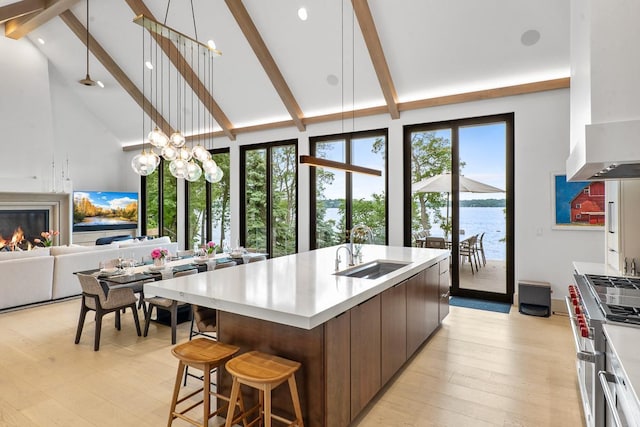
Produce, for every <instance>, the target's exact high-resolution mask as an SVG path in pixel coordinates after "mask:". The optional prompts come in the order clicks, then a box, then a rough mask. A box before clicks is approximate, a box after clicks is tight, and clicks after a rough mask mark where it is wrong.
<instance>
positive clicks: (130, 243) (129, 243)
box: [117, 236, 171, 248]
mask: <svg viewBox="0 0 640 427" xmlns="http://www.w3.org/2000/svg"><path fill="white" fill-rule="evenodd" d="M117 243H118V246H119V247H121V248H130V247H138V246H154V247H161V246H163V245H167V244H169V243H171V239H170V238H169V237H167V236H164V237H158V238H156V239H147V240H138V239H133V240H125V241H122V242H117Z"/></svg>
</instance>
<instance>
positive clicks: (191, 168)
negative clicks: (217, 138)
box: [184, 161, 202, 182]
mask: <svg viewBox="0 0 640 427" xmlns="http://www.w3.org/2000/svg"><path fill="white" fill-rule="evenodd" d="M201 176H202V169H200V166H199V165H198V164H197V163H196V162H194V161H190V162H189V163H187V171H186V173H185V175H184V179H186V180H187V181H191V182H194V181H197V180H199V179H200V177H201Z"/></svg>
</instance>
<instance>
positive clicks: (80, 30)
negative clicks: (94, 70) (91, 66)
mask: <svg viewBox="0 0 640 427" xmlns="http://www.w3.org/2000/svg"><path fill="white" fill-rule="evenodd" d="M60 19H62V21H63V22H64V23H65V24H67V27H69V28H70V29H71V31H73V33H74V34H75V35H76V36H77V37H78V38H79V39H80V41H82V43H83V44H84V45H85V46H86V45H87V29H86V28H85V27H84V25H82V23H81V22H80V21H79V20H78V18H76V16H75V15H74V14H73V13H72V12H71V11H70V10H66V11H64V12H62V13H61V14H60ZM89 50H90V51H91V53H92V54H93V56H95V57H96V59H98V61H100V63H101V64H102V65H103V66H104V68H106V69H107V71H109V73H111V75H112V76H113V77H114V78H115V79H116V80H117V82H118V83H120V86H122V88H123V89H124V90H125V91H126V92H127V93H128V94H129V95H130V96H131V97H132V98H133V100H134V101H135V102H136V103H137V104H138V105H139V106H140V108H143V109H144V112H145V113H146V114H147V115H148V116H149V117H151V119H152V120H153V121H154V122H155V123H156V124H157V125H158V127H159V128H160V129H162V131H163V132H164V133H166V134H167V135H171V134H172V133H173V132H174V130H173V129H172V128H171V125H170V124H169V122H167V121H166V120H165V119H164V117H162V115H161V114H160V113H159V112H158V111H157V110H156V109H155V107H154V106H153V104H152V103H151V102H150V101H149V100H148V99H147V98H145V96H144V94H143V93H142V92H140V90H139V89H138V87H137V86H136V85H135V84H134V83H133V82H132V81H131V79H129V77H127V75H126V74H125V72H124V71H122V69H121V68H120V67H119V66H118V64H116V62H115V61H114V60H113V58H111V56H110V55H109V54H108V53H107V51H105V50H104V49H103V48H102V46H100V44H99V43H98V42H97V41H96V39H94V38H93V36H92V35H91V34H89Z"/></svg>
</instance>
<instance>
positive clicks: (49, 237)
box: [33, 230, 60, 247]
mask: <svg viewBox="0 0 640 427" xmlns="http://www.w3.org/2000/svg"><path fill="white" fill-rule="evenodd" d="M59 234H60V232H59V231H53V230H49V231H43V232H42V233H40V236H41V237H42V239H33V242H34V243H36V244H38V243H42V246H45V247H46V246H51V245H53V238H54V237H56V236H58V235H59Z"/></svg>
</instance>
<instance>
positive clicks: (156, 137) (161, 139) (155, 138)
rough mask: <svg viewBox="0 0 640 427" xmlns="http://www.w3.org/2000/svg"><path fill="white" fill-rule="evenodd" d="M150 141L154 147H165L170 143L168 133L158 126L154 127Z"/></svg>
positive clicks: (149, 136)
mask: <svg viewBox="0 0 640 427" xmlns="http://www.w3.org/2000/svg"><path fill="white" fill-rule="evenodd" d="M148 138H149V143H150V144H151V145H153V146H154V147H158V148H164V147H165V146H166V145H167V144H168V143H169V137H168V136H167V134H166V133H164V132H163V131H161V130H160V128H158V126H156V127H155V128H153V130H152V131H151V132H149V135H148Z"/></svg>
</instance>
